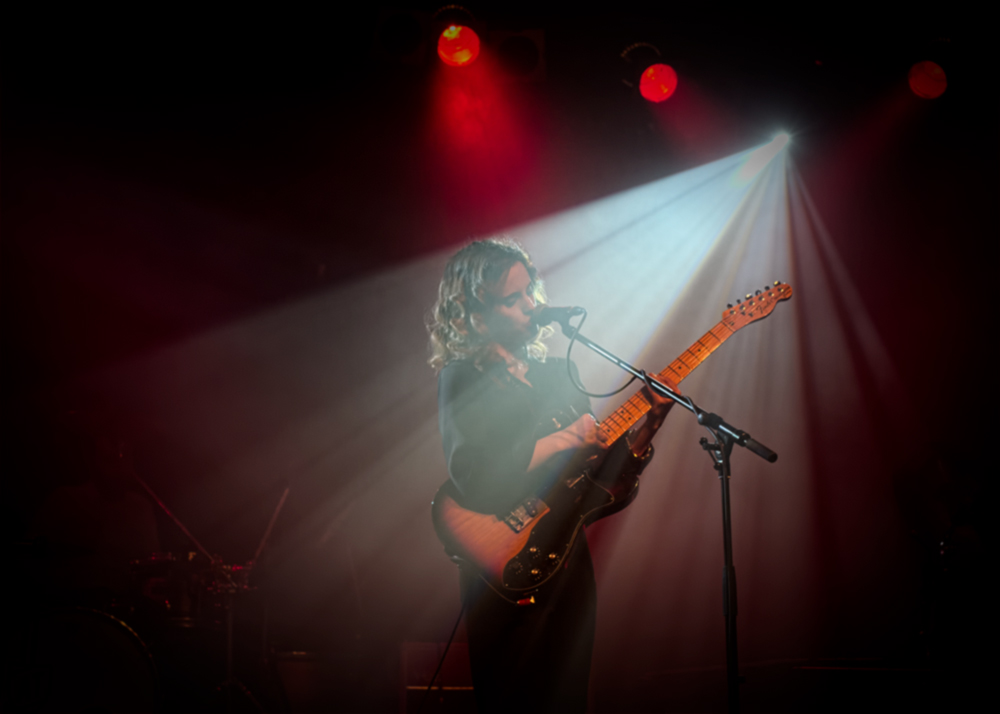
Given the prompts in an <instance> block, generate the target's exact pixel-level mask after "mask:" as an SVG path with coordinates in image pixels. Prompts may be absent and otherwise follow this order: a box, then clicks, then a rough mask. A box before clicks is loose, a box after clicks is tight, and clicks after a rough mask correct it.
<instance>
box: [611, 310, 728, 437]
mask: <svg viewBox="0 0 1000 714" xmlns="http://www.w3.org/2000/svg"><path fill="white" fill-rule="evenodd" d="M734 332H735V330H731V329H730V328H729V327H727V326H726V324H725V323H723V322H720V323H719V324H717V325H716V326H715V327H713V328H712V329H711V330H709V331H708V332H706V333H705V334H704V335H702V336H701V337H700V338H698V339H697V340H696V341H695V343H694V344H693V345H691V346H690V347H689V348H688V349H686V350H684V351H683V352H682V353H681V355H680V357H678V358H677V359H675V360H674V361H673V362H671V363H670V364H669V365H667V367H665V368H664V369H663V371H662V372H660V373H659V374H658V375H657V376H658V377H662V378H666V379H669V380H671V381H673V382H674V383H679V382H681V381H682V380H683V379H684V378H685V377H687V376H688V375H689V374H691V372H692V371H693V370H694V368H695V367H697V366H698V365H700V364H701V363H702V362H704V361H705V360H706V359H707V358H708V356H709V355H710V354H712V353H713V352H715V350H717V349H718V348H719V346H720V345H721V344H722V343H723V342H725V341H726V340H727V339H728V338H729V337H730V336H731V335H732V334H734ZM650 408H651V405H650V404H649V402H647V401H646V398H645V397H643V396H642V392H636V393H635V394H633V395H632V396H631V397H629V398H628V399H627V400H626V401H625V403H624V404H622V405H621V406H620V407H618V409H616V410H615V411H614V412H612V413H611V414H609V415H608V416H607V417H605V419H604V421H602V422H601V424H600V427H601V429H602V430H603V431H604V433H605V434H607V435H608V438H609V440H610V441H611V442H614V441H617V440H618V439H619V438H621V436H622V435H623V434H625V432H627V431H628V430H629V429H631V428H632V427H633V426H635V424H636V422H638V421H639V420H640V419H642V417H643V416H645V415H646V412H648V411H649V410H650Z"/></svg>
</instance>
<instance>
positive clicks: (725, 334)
mask: <svg viewBox="0 0 1000 714" xmlns="http://www.w3.org/2000/svg"><path fill="white" fill-rule="evenodd" d="M790 297H792V287H791V286H790V285H788V284H786V283H781V282H777V281H776V282H775V283H774V285H772V286H765V287H764V289H763V290H757V291H756V292H755V293H753V294H749V293H748V294H747V296H746V301H745V302H744V301H742V300H737V301H736V305H735V306H733V305H730V306H728V307H727V309H726V310H725V311H724V312H723V313H722V320H721V321H720V322H719V323H718V324H717V325H716V326H715V327H713V328H712V329H711V330H709V331H708V332H706V333H705V334H704V335H702V336H701V337H700V338H699V339H698V340H697V341H696V342H695V343H694V344H693V345H691V346H690V347H689V348H688V349H686V350H685V351H684V352H683V353H682V354H681V355H680V357H678V358H677V359H675V360H674V361H673V362H671V363H670V364H669V365H668V366H667V367H666V368H665V369H664V370H663V371H662V372H660V373H659V374H658V375H657V377H659V378H661V379H669V380H672V381H673V382H674V383H677V384H679V383H680V382H681V380H683V379H684V378H685V377H686V376H687V375H689V374H690V373H691V372H692V371H693V370H694V369H695V368H696V367H697V366H698V365H699V364H701V363H702V362H704V361H705V360H706V359H707V358H708V356H709V355H710V354H712V352H714V351H715V350H716V349H718V348H719V346H721V345H722V343H723V342H725V341H726V340H727V339H729V337H730V336H732V335H733V334H734V333H735V332H736V331H737V330H739V329H742V328H743V327H745V326H746V325H748V324H750V323H751V322H755V321H757V320H761V319H763V318H765V317H767V316H768V315H770V314H771V312H772V311H773V310H774V308H775V307H776V306H777V304H778V303H779V302H782V301H784V300H788V299H789V298H790ZM649 408H650V407H649V403H648V402H646V400H645V398H644V397H643V396H642V393H641V392H639V393H636V394H634V395H633V396H632V397H631V398H630V399H629V400H628V401H627V402H626V403H625V404H623V405H622V406H621V407H619V408H618V410H616V411H615V412H614V413H613V414H611V415H609V416H608V417H607V418H606V419H604V420H603V421H602V422H601V424H600V425H599V426H600V429H601V430H602V431H604V433H605V434H606V435H607V436H608V437H609V442H611V443H616V444H617V443H618V442H619V440H620V439H621V437H622V436H624V434H625V433H626V432H627V431H628V430H629V429H630V428H632V426H633V425H634V424H635V423H636V422H637V421H638V420H639V419H641V418H642V417H643V416H644V415H645V414H646V412H647V411H648V410H649ZM570 421H571V420H570ZM570 421H563V422H562V423H570ZM558 424H559V422H558V420H556V425H557V427H558ZM619 445H621V444H619ZM624 454H625V451H624V450H623V449H620V448H616V447H612V448H611V449H609V450H608V454H607V457H606V458H605V461H604V462H603V463H601V464H596V463H594V462H585V463H582V464H580V463H578V464H575V465H571V466H570V467H569V468H567V469H565V471H564V473H567V474H570V476H569V477H568V478H566V477H563V478H561V479H560V480H558V481H556V482H555V484H554V485H553V486H552V487H551V488H549V489H548V490H547V491H546V492H545V493H543V494H539V495H537V496H532V497H529V498H526V499H525V500H523V501H521V502H520V503H519V504H518V505H517V506H516V507H515V508H514V509H513V510H512V511H511V512H510V513H509V514H508V515H507V516H505V517H498V516H497V515H495V514H488V513H478V512H476V511H471V510H469V509H466V508H463V507H462V506H461V505H460V500H461V499H460V498H459V496H458V494H457V492H456V489H455V487H454V485H453V484H452V483H451V481H447V482H445V484H444V485H443V486H442V487H441V488H440V489H438V492H437V495H435V497H434V502H433V504H432V505H431V517H432V520H433V522H434V529H435V531H437V535H438V538H439V539H440V540H441V542H442V543H443V544H444V547H445V551H446V552H447V553H448V554H449V555H450V556H451V557H452V558H453V559H457V560H460V561H461V562H463V563H467V564H469V565H471V566H472V567H474V568H476V569H477V570H478V571H479V572H480V574H481V575H482V576H483V578H484V579H485V580H486V581H487V582H488V583H489V584H490V586H491V587H493V588H494V589H495V590H496V591H497V592H498V593H500V594H501V595H503V596H504V597H507V598H508V599H510V600H512V601H515V602H530V596H531V595H532V594H533V593H534V592H536V591H537V590H539V589H540V588H541V587H542V586H544V585H545V584H546V583H548V582H550V581H551V580H552V579H553V578H554V577H555V575H556V574H557V573H558V572H559V569H560V567H561V566H562V564H563V563H565V562H566V558H567V557H568V556H569V553H570V551H571V550H572V548H573V544H574V543H575V542H576V540H577V538H579V536H580V532H581V531H582V530H583V527H584V526H585V525H587V524H588V523H593V522H594V521H596V520H598V519H600V518H604V517H605V516H609V515H611V514H612V513H617V512H618V511H620V510H622V509H623V508H625V507H626V506H628V505H629V504H630V503H631V502H632V501H633V500H634V499H635V497H636V495H637V494H638V491H639V479H638V478H637V477H636V476H635V475H634V474H631V475H626V474H623V473H622V468H621V467H622V466H623V464H624V460H623V458H622V456H623V455H624Z"/></svg>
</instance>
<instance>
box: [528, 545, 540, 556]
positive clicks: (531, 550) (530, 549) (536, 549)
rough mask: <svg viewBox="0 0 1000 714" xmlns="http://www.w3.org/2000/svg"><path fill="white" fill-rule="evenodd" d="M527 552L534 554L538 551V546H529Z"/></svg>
mask: <svg viewBox="0 0 1000 714" xmlns="http://www.w3.org/2000/svg"><path fill="white" fill-rule="evenodd" d="M528 552H529V553H531V554H532V555H534V554H535V553H537V552H538V548H536V547H535V546H531V547H530V548H528Z"/></svg>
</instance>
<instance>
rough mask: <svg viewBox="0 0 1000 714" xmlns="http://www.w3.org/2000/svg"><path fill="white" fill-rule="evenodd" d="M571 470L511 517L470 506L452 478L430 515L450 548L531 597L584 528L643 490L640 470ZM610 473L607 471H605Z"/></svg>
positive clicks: (512, 591)
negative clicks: (459, 495) (462, 499)
mask: <svg viewBox="0 0 1000 714" xmlns="http://www.w3.org/2000/svg"><path fill="white" fill-rule="evenodd" d="M595 471H596V473H592V471H591V468H587V467H584V468H582V469H580V470H576V469H569V470H568V472H569V473H571V474H573V475H572V476H570V477H568V478H562V479H560V480H558V481H557V482H556V483H555V484H554V485H553V486H552V488H550V489H549V490H548V492H547V493H545V494H544V497H543V498H534V497H532V498H528V499H525V500H524V501H522V502H521V503H520V504H518V506H517V508H515V509H514V510H513V511H512V512H511V514H510V515H509V516H508V517H507V518H498V517H497V516H496V515H495V514H491V513H478V512H476V511H471V510H467V509H465V508H462V507H461V506H460V505H459V504H458V500H457V494H456V492H455V488H454V485H453V484H452V482H451V481H447V482H446V483H445V484H444V485H443V486H442V487H441V488H440V489H438V492H437V494H436V495H435V497H434V502H433V504H432V505H431V517H432V520H433V522H434V528H435V530H436V531H437V534H438V538H439V539H440V540H441V542H442V543H443V544H444V546H445V551H446V552H447V553H448V554H449V555H450V556H452V557H453V558H457V559H459V560H461V561H464V562H467V563H469V564H471V565H473V566H474V567H475V568H476V569H477V570H479V572H480V573H481V574H482V575H483V577H484V578H486V580H487V581H488V582H489V583H490V585H491V586H493V588H494V589H496V590H497V591H499V592H500V593H501V594H504V595H506V596H507V597H509V598H511V599H515V600H520V599H524V598H526V597H528V596H529V595H530V594H531V593H533V592H535V591H537V590H538V589H539V588H540V587H542V586H543V585H545V584H546V583H547V582H548V581H549V580H550V579H552V578H553V577H554V576H555V575H556V573H558V572H559V569H560V567H562V565H563V563H564V562H565V561H566V558H567V557H569V554H570V551H571V550H572V549H573V545H574V543H576V541H577V539H578V538H579V536H580V532H581V531H582V530H583V527H584V526H585V525H587V524H589V523H593V522H594V521H596V520H599V519H601V518H604V517H605V516H610V515H611V514H613V513H617V512H618V511H620V510H622V509H623V508H625V507H626V506H628V505H629V504H630V503H631V502H632V501H633V500H634V499H635V497H636V496H637V495H638V492H639V479H638V477H636V476H635V475H631V476H624V475H620V474H615V473H614V471H615V469H611V468H599V469H596V470H595ZM605 474H607V476H605Z"/></svg>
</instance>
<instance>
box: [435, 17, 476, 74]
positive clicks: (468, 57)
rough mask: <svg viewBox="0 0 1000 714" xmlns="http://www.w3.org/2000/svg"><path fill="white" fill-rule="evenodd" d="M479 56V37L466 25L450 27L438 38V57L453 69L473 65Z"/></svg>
mask: <svg viewBox="0 0 1000 714" xmlns="http://www.w3.org/2000/svg"><path fill="white" fill-rule="evenodd" d="M478 56H479V35H477V34H476V33H475V32H474V31H473V30H472V29H471V28H469V27H465V26H464V25H449V26H448V27H446V28H445V29H444V32H442V33H441V36H440V37H439V38H438V57H440V58H441V61H442V62H444V63H445V64H447V65H451V66H452V67H464V66H465V65H467V64H472V63H473V62H474V61H475V60H476V57H478Z"/></svg>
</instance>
